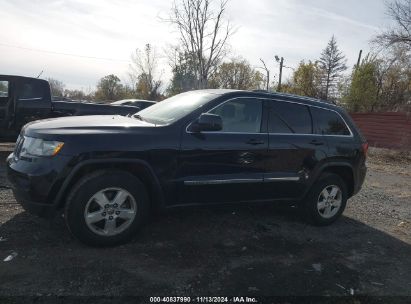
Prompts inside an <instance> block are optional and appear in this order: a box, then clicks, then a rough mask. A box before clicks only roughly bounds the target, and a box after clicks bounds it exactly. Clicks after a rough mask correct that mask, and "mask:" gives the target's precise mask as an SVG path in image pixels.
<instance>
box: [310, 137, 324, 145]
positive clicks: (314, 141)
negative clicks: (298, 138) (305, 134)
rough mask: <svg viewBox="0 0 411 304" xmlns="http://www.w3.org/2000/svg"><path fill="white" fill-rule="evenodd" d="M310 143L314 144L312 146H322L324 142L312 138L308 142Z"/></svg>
mask: <svg viewBox="0 0 411 304" xmlns="http://www.w3.org/2000/svg"><path fill="white" fill-rule="evenodd" d="M310 145H314V146H324V142H323V141H319V140H316V139H314V140H312V141H311V142H310Z"/></svg>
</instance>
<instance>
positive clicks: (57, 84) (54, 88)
mask: <svg viewBox="0 0 411 304" xmlns="http://www.w3.org/2000/svg"><path fill="white" fill-rule="evenodd" d="M47 81H48V82H49V84H50V89H51V95H52V96H55V97H63V96H64V88H65V86H66V85H65V84H64V82H62V81H60V80H57V79H54V78H48V79H47Z"/></svg>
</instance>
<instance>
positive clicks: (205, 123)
mask: <svg viewBox="0 0 411 304" xmlns="http://www.w3.org/2000/svg"><path fill="white" fill-rule="evenodd" d="M222 129H223V120H222V119H221V117H220V116H219V115H215V114H210V113H203V114H201V115H200V117H199V118H198V119H197V121H196V122H195V123H193V124H192V125H191V131H193V132H204V131H221V130H222Z"/></svg>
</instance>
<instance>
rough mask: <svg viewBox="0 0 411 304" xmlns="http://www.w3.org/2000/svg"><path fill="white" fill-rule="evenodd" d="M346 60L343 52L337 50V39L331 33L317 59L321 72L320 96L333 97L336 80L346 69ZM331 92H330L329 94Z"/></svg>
mask: <svg viewBox="0 0 411 304" xmlns="http://www.w3.org/2000/svg"><path fill="white" fill-rule="evenodd" d="M346 62H347V60H346V59H345V56H344V55H343V53H342V52H341V51H340V50H339V48H338V45H337V40H336V39H335V36H334V35H333V36H332V37H331V39H330V41H329V42H328V45H327V47H326V48H325V49H324V50H323V51H322V53H321V57H320V60H319V66H320V68H321V70H322V72H323V80H322V82H323V83H322V86H323V92H322V96H321V97H322V98H324V99H328V98H329V97H330V98H335V96H333V94H332V93H333V92H334V90H335V89H336V87H337V84H338V80H339V78H340V77H341V75H342V72H344V71H346V70H347V66H346ZM330 93H331V94H330Z"/></svg>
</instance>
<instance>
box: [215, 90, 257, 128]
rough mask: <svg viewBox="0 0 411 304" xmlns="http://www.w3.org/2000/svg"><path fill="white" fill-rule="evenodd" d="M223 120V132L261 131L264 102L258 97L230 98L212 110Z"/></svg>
mask: <svg viewBox="0 0 411 304" xmlns="http://www.w3.org/2000/svg"><path fill="white" fill-rule="evenodd" d="M210 113H211V114H216V115H219V116H220V117H221V119H222V121H223V129H222V132H235V133H260V131H261V120H262V115H263V102H262V101H261V100H258V99H251V98H250V99H248V98H244V99H243V98H241V99H234V100H230V101H228V102H226V103H224V104H222V105H221V106H219V107H217V108H215V109H214V110H212V111H211V112H210Z"/></svg>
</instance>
